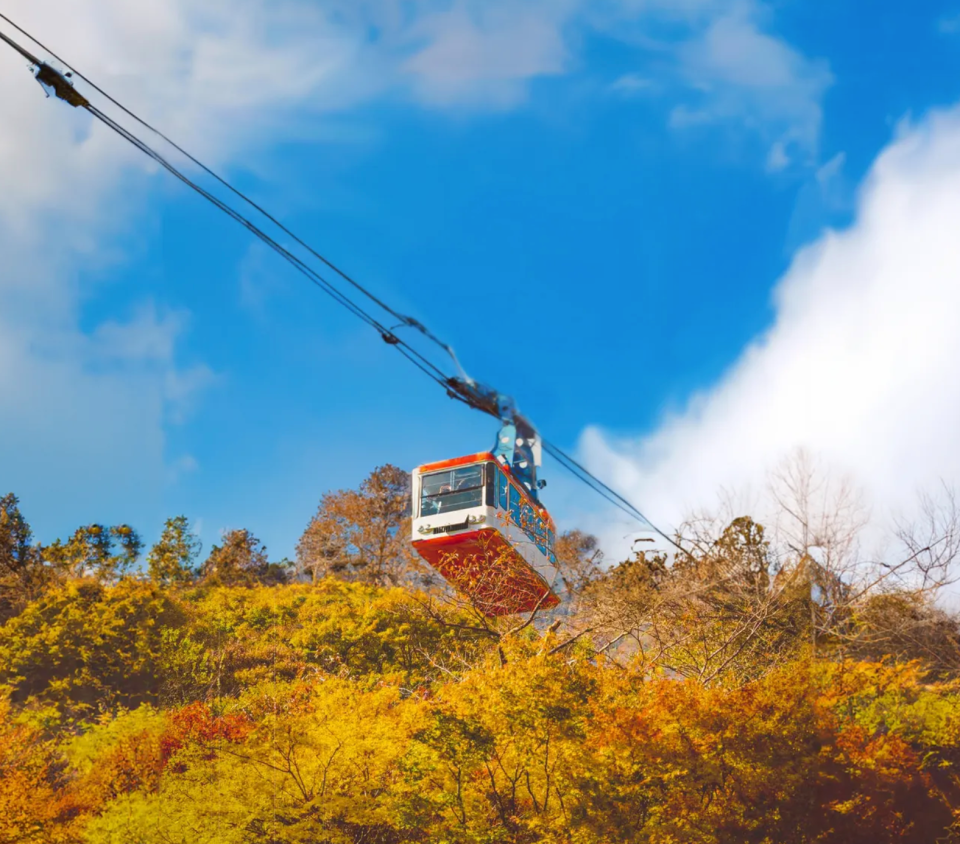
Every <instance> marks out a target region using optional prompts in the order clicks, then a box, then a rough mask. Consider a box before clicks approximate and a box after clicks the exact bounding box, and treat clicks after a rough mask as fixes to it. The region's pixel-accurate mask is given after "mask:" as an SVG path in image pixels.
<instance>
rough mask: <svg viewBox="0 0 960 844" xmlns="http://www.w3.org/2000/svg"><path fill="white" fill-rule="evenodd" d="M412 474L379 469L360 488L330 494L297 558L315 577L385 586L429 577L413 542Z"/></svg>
mask: <svg viewBox="0 0 960 844" xmlns="http://www.w3.org/2000/svg"><path fill="white" fill-rule="evenodd" d="M409 533H410V476H409V475H408V474H407V473H406V472H404V471H403V470H402V469H398V468H397V467H396V466H391V465H389V464H388V465H386V466H381V467H379V468H378V469H376V470H374V471H373V472H372V473H371V474H370V476H369V477H368V478H367V479H366V480H365V481H364V482H363V483H362V484H361V485H360V488H359V489H358V490H340V491H338V492H332V493H327V494H326V495H325V496H323V498H322V499H321V501H320V506H319V508H318V509H317V512H316V515H314V517H313V518H312V519H311V520H310V523H309V525H307V529H306V530H305V531H304V533H303V536H302V537H301V538H300V542H299V543H298V545H297V563H298V567H299V569H300V571H301V572H303V573H304V574H306V575H308V576H309V577H310V578H311V580H312V581H313V582H316V581H318V580H320V579H322V578H324V577H328V576H332V577H339V578H341V579H343V580H351V581H358V582H361V583H370V584H374V585H380V586H396V585H399V584H404V583H405V584H411V583H417V582H421V583H422V582H423V581H424V580H429V571H428V569H427V568H426V567H425V566H424V565H423V564H422V563H421V562H420V560H419V558H418V557H417V555H416V553H415V552H414V550H413V548H412V547H411V545H410V536H409Z"/></svg>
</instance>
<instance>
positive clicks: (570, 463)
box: [543, 440, 689, 554]
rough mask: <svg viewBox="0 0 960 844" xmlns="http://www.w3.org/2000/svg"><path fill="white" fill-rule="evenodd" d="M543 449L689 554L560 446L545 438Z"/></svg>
mask: <svg viewBox="0 0 960 844" xmlns="http://www.w3.org/2000/svg"><path fill="white" fill-rule="evenodd" d="M543 450H544V451H546V452H547V454H549V455H550V456H551V457H552V458H553V459H554V460H556V461H557V462H558V463H559V464H560V465H561V466H563V467H564V468H565V469H566V470H567V471H568V472H570V474H572V475H574V476H575V477H576V478H578V479H579V480H580V481H582V482H583V483H584V484H586V485H587V486H589V487H590V488H591V489H592V490H593V491H594V492H595V493H597V494H598V495H599V496H600V497H601V498H604V499H605V500H606V501H607V502H609V503H610V504H612V505H613V506H614V507H616V508H617V509H618V510H621V511H622V512H624V513H626V514H627V515H628V516H630V517H631V518H633V519H636V520H637V521H639V522H642V523H644V524H646V525H648V526H649V528H650V529H651V530H652V531H653V532H654V533H656V534H657V535H658V536H660V537H662V538H663V539H665V540H666V541H667V542H669V543H670V544H671V545H672V546H673V547H674V548H676V549H677V550H678V551H681V552H682V553H684V554H689V552H688V551H687V549H686V548H684V547H683V546H682V545H680V543H679V542H677V540H676V539H674V538H673V537H671V536H670V535H669V534H666V533H664V532H663V531H662V530H660V528H658V527H657V526H656V525H655V524H654V523H653V522H652V521H650V519H648V518H647V517H646V516H645V515H644V514H643V513H642V512H641V511H640V510H639V509H638V508H637V507H636V506H635V505H633V504H631V503H630V501H628V500H627V499H626V498H624V497H623V496H622V495H620V493H618V492H617V491H616V490H614V489H612V488H611V487H609V486H608V485H607V484H605V483H604V482H603V481H601V480H600V479H599V478H598V477H597V476H596V475H594V474H593V472H591V471H590V470H589V469H587V468H586V467H585V466H583V465H581V464H580V463H578V462H577V461H576V460H574V459H573V458H572V457H571V456H570V455H569V454H567V453H566V452H564V451H563V450H562V449H560V448H558V447H557V446H555V445H554V444H553V443H551V442H549V441H547V440H543Z"/></svg>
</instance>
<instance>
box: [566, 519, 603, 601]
mask: <svg viewBox="0 0 960 844" xmlns="http://www.w3.org/2000/svg"><path fill="white" fill-rule="evenodd" d="M556 554H557V568H558V569H559V571H560V577H562V578H563V583H564V586H565V587H566V589H567V592H568V594H570V595H572V596H574V595H579V594H580V593H581V592H583V590H584V589H586V587H587V586H589V585H590V584H591V583H593V581H595V580H596V579H597V578H598V577H600V576H601V574H602V571H603V570H602V568H601V566H602V564H603V551H601V550H600V541H599V540H598V539H597V537H595V536H592V535H591V534H589V533H584V532H583V531H582V530H568V531H564V532H563V533H561V534H560V535H559V536H558V537H557V544H556Z"/></svg>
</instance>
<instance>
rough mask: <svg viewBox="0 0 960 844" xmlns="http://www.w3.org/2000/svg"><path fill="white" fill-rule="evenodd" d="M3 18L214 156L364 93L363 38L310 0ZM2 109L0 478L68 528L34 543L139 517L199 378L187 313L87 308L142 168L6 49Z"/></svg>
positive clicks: (100, 291) (137, 196)
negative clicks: (186, 345) (109, 312)
mask: <svg viewBox="0 0 960 844" xmlns="http://www.w3.org/2000/svg"><path fill="white" fill-rule="evenodd" d="M4 13H5V14H7V15H9V16H10V17H11V18H12V19H14V20H16V21H17V22H18V23H20V24H21V25H23V26H24V27H25V28H26V29H28V30H30V31H32V32H34V33H35V34H36V35H37V36H38V37H40V38H41V40H43V41H44V42H46V43H47V44H49V45H50V46H51V47H52V48H54V49H57V50H58V51H62V52H63V54H64V56H65V58H68V59H69V60H70V61H72V62H74V63H75V64H76V66H77V67H78V68H79V69H80V70H82V71H83V72H84V73H86V74H87V75H89V76H90V77H91V78H93V79H95V80H96V81H98V82H99V83H100V84H101V85H102V86H103V87H104V88H106V89H107V90H109V91H110V92H111V93H113V94H114V95H115V96H117V97H118V99H120V100H121V101H123V102H126V103H128V104H129V105H130V106H132V107H133V108H134V109H136V110H138V111H140V112H141V113H142V114H143V115H144V116H145V117H146V118H147V119H148V120H150V121H151V122H155V123H156V124H157V125H160V126H162V127H163V128H164V129H166V130H168V131H169V133H170V134H171V135H172V136H174V137H176V138H177V139H178V140H181V141H182V142H183V143H184V144H185V145H186V146H188V147H189V148H191V149H193V150H195V151H196V152H197V153H198V154H199V155H200V156H202V157H204V158H206V159H207V160H208V161H209V162H211V163H213V164H215V165H217V166H224V165H227V166H228V165H229V164H230V163H231V162H233V161H236V160H238V159H239V158H240V156H241V155H243V154H244V153H245V152H249V150H250V149H251V147H252V146H254V145H257V144H260V143H265V142H267V141H268V140H275V139H277V137H278V136H279V135H280V134H281V133H283V134H288V135H289V134H292V133H296V132H297V131H298V127H299V126H300V125H302V124H303V123H304V121H309V120H310V119H311V117H312V116H314V115H318V114H324V113H327V112H329V111H332V110H336V109H339V108H342V107H344V106H345V105H347V104H350V103H353V102H355V101H356V100H358V99H362V98H364V97H366V96H369V94H370V91H371V90H373V88H374V87H375V86H374V83H373V82H372V81H371V79H370V78H369V76H368V75H367V74H366V73H365V71H364V70H363V68H362V66H360V61H359V57H360V54H361V53H362V50H363V43H364V41H363V37H362V33H361V32H353V31H345V30H344V28H343V27H342V26H341V25H340V24H338V23H336V22H334V20H333V18H332V17H327V16H326V15H332V12H331V11H329V10H328V11H327V12H326V13H324V12H323V11H321V10H319V9H317V8H315V7H314V6H313V5H312V4H309V3H300V2H278V3H272V4H269V5H267V4H263V3H254V2H249V0H241V2H226V0H202V2H195V0H193V1H191V0H143V1H142V2H139V3H136V4H133V5H131V4H129V3H125V2H122V0H78V2H75V3H72V4H70V8H69V10H65V9H64V8H63V7H62V4H59V3H56V2H54V0H12V2H10V3H8V4H7V5H6V6H5V7H4ZM2 26H3V29H4V31H5V32H8V33H10V32H11V30H10V27H9V26H7V25H6V24H3V25H2ZM17 38H18V40H22V38H21V36H17ZM294 110H296V119H294V116H293V111H294ZM0 111H2V113H3V114H4V116H5V119H4V127H3V131H2V132H0V179H2V182H0V184H2V190H0V255H2V256H3V257H2V263H0V430H3V433H4V436H3V437H2V438H0V475H2V483H3V484H5V487H8V488H11V489H15V490H17V491H18V492H19V493H21V494H22V495H23V497H24V499H25V503H26V505H27V506H28V508H29V502H30V500H43V501H44V502H45V505H46V506H45V508H44V509H45V510H46V511H47V512H48V513H51V512H56V511H57V510H58V509H59V510H61V512H63V513H64V518H66V519H68V520H69V524H64V525H60V524H54V525H49V524H40V525H38V527H39V528H40V529H41V532H42V533H43V531H46V535H45V536H44V538H49V534H50V532H51V531H52V532H62V531H63V530H64V529H69V528H70V527H71V526H72V525H73V524H74V523H76V522H77V521H78V520H82V519H83V518H87V517H89V518H103V517H104V513H111V512H117V511H118V510H124V509H125V508H130V507H133V508H134V509H135V513H134V514H132V515H122V514H121V515H120V516H119V517H121V518H131V519H135V518H137V517H139V518H141V519H144V520H146V519H151V520H152V519H153V518H154V517H155V516H156V507H157V506H158V502H159V500H160V497H161V494H162V490H163V486H164V483H165V482H169V481H170V480H171V479H172V478H175V477H176V476H178V475H179V474H182V473H183V471H184V469H185V465H184V464H183V463H182V461H181V462H180V463H178V462H177V461H176V460H174V459H173V458H171V457H168V455H167V454H166V449H167V433H168V426H169V425H170V424H176V423H178V422H180V421H182V420H183V419H184V418H185V414H186V413H187V412H188V411H189V409H190V407H191V405H192V404H193V403H194V402H195V400H196V398H197V396H198V394H199V393H200V392H202V390H203V388H204V387H205V386H206V385H207V384H209V383H210V382H211V380H212V374H211V372H210V371H209V369H208V368H207V367H206V366H205V365H203V364H202V363H201V362H193V363H185V362H184V361H182V360H181V359H180V354H179V352H178V345H179V344H178V339H179V338H180V337H182V335H183V333H184V332H185V330H186V328H187V322H188V320H187V314H186V313H185V312H182V311H171V310H165V309H164V308H163V307H162V306H160V305H154V304H153V303H148V304H145V305H142V306H141V307H140V308H137V309H134V311H133V313H132V316H131V317H130V318H129V319H127V320H125V321H119V320H117V319H116V318H115V317H111V318H109V319H107V320H106V321H103V320H100V321H98V320H97V318H96V313H95V312H93V311H92V310H91V303H92V302H93V301H94V300H96V299H97V298H98V297H100V298H101V299H102V298H104V297H106V296H107V295H108V294H107V291H106V289H105V288H104V284H105V282H102V281H100V280H99V279H100V278H101V277H102V276H104V275H105V273H104V272H103V271H104V270H106V269H109V268H112V267H113V266H114V265H116V264H117V263H118V262H120V261H122V260H124V259H125V257H126V256H125V255H124V254H123V253H122V252H120V251H119V250H118V249H117V248H116V247H115V246H113V245H112V244H115V243H117V242H118V240H119V239H120V237H121V236H122V240H123V242H125V243H126V244H127V247H128V248H129V249H133V250H134V251H135V250H136V248H137V243H138V240H139V239H140V238H141V236H140V235H138V234H137V232H136V229H135V226H136V224H137V222H138V221H139V219H140V212H141V211H142V209H143V207H144V205H145V203H146V200H147V198H148V196H149V191H150V190H151V189H152V186H153V181H152V180H151V173H152V172H153V171H152V170H151V168H149V167H147V166H146V165H145V163H144V162H145V161H146V159H145V158H143V157H142V156H140V154H139V153H137V152H135V151H134V150H132V148H130V147H128V146H127V145H126V144H125V143H124V142H122V141H121V140H120V139H119V138H117V137H115V136H114V135H113V134H111V133H110V132H109V131H108V130H107V129H106V128H105V127H104V126H102V125H100V124H98V123H95V122H93V121H92V120H91V118H90V116H89V115H88V114H86V113H85V112H83V111H82V110H74V109H71V108H70V107H68V106H67V105H65V104H64V103H62V102H60V101H57V100H52V99H51V100H45V99H44V95H43V91H42V90H41V88H40V87H39V86H38V85H37V84H36V83H35V82H34V81H32V80H31V78H30V76H29V73H28V69H27V67H26V62H25V61H24V60H23V59H22V58H21V57H20V56H18V55H17V54H16V53H14V52H13V51H11V50H9V49H7V48H6V46H5V45H4V46H3V47H2V48H0ZM168 464H169V465H168ZM78 510H80V511H82V512H83V515H78ZM67 514H70V515H67Z"/></svg>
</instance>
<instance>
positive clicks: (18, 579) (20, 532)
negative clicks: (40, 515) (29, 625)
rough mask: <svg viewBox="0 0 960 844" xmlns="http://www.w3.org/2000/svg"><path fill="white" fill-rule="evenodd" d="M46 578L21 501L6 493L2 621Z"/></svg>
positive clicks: (0, 562) (0, 514) (0, 504)
mask: <svg viewBox="0 0 960 844" xmlns="http://www.w3.org/2000/svg"><path fill="white" fill-rule="evenodd" d="M45 579H46V578H45V576H44V570H43V559H42V557H41V555H40V551H39V549H38V548H37V547H36V546H35V545H34V544H33V534H32V532H31V530H30V525H29V524H28V523H27V520H26V519H25V518H24V517H23V514H22V513H21V512H20V502H19V501H18V500H17V497H16V496H15V495H14V494H13V493H10V494H8V495H5V496H3V497H2V498H0V624H2V623H3V621H4V620H6V619H7V618H9V617H10V616H12V615H15V614H16V613H17V612H19V611H20V610H21V609H23V607H24V606H26V604H27V603H29V601H30V600H32V599H33V598H36V597H37V596H38V595H39V592H40V590H41V588H42V584H43V583H44V581H45Z"/></svg>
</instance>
